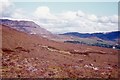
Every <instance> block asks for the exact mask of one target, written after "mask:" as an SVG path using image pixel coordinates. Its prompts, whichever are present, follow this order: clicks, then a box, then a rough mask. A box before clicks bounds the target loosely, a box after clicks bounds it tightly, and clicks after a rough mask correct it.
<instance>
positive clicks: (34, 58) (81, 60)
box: [0, 25, 118, 78]
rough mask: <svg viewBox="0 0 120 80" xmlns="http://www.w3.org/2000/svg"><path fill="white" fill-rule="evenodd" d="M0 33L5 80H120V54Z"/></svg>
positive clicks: (8, 30)
mask: <svg viewBox="0 0 120 80" xmlns="http://www.w3.org/2000/svg"><path fill="white" fill-rule="evenodd" d="M1 27H2V29H1ZM1 31H2V48H1V54H2V68H1V70H2V77H3V78H18V77H21V78H31V77H33V78H38V77H39V78H118V50H113V49H107V48H100V47H92V46H86V45H79V44H70V43H63V42H55V41H51V40H48V39H46V38H43V37H38V36H36V35H30V34H26V33H23V32H20V31H17V30H15V29H12V28H10V27H8V26H5V25H0V32H1Z"/></svg>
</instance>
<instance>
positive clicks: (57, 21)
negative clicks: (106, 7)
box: [39, 9, 118, 33]
mask: <svg viewBox="0 0 120 80" xmlns="http://www.w3.org/2000/svg"><path fill="white" fill-rule="evenodd" d="M48 13H49V14H50V15H52V16H54V17H56V18H54V17H51V19H48V18H46V20H42V18H41V17H39V18H40V19H39V21H40V22H41V23H40V25H41V24H42V26H43V27H44V28H46V29H47V30H49V31H51V32H53V33H65V32H82V33H94V32H109V31H116V30H118V25H117V24H118V16H117V15H114V16H97V15H95V14H87V13H84V12H82V11H80V10H79V11H66V12H64V13H59V14H57V15H55V14H52V13H50V9H49V11H48Z"/></svg>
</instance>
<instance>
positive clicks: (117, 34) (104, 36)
mask: <svg viewBox="0 0 120 80" xmlns="http://www.w3.org/2000/svg"><path fill="white" fill-rule="evenodd" d="M62 35H70V36H77V37H80V38H91V37H97V38H100V39H103V40H109V41H116V39H119V38H120V31H114V32H109V33H91V34H90V33H78V32H68V33H64V34H62Z"/></svg>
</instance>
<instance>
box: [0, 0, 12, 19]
mask: <svg viewBox="0 0 120 80" xmlns="http://www.w3.org/2000/svg"><path fill="white" fill-rule="evenodd" d="M12 6H13V4H12V2H11V0H0V17H9V16H10V15H11V14H12V10H11V9H12Z"/></svg>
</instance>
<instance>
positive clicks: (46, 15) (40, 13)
mask: <svg viewBox="0 0 120 80" xmlns="http://www.w3.org/2000/svg"><path fill="white" fill-rule="evenodd" d="M33 15H35V16H36V17H38V18H40V19H53V18H55V16H54V15H52V14H51V13H50V9H49V8H48V7H47V6H42V7H38V8H37V9H36V10H35V12H34V14H33Z"/></svg>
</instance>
